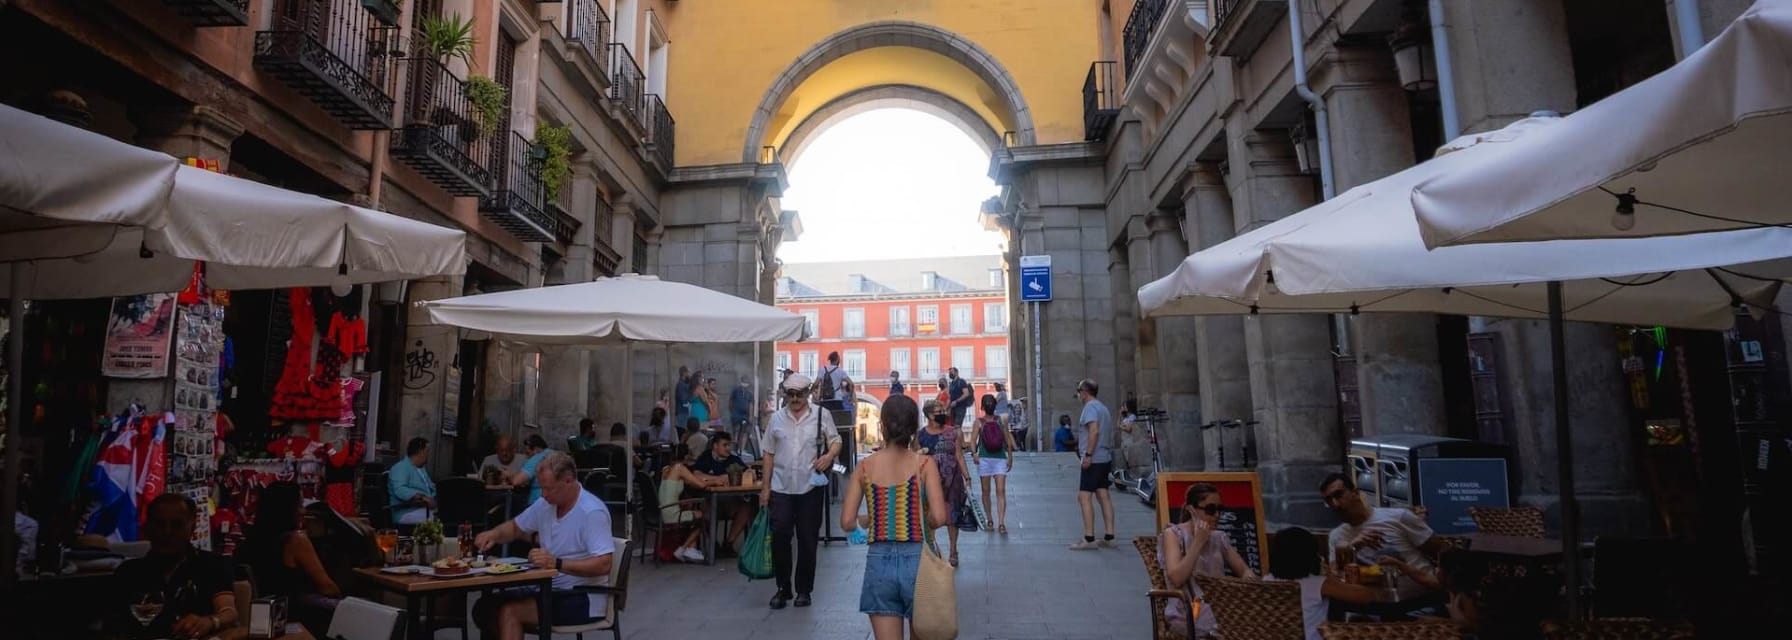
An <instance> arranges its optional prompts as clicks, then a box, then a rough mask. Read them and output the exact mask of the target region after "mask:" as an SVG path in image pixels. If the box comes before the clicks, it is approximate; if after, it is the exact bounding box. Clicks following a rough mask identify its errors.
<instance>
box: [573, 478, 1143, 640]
mask: <svg viewBox="0 0 1792 640" xmlns="http://www.w3.org/2000/svg"><path fill="white" fill-rule="evenodd" d="M1076 479H1077V467H1076V462H1075V460H1074V459H1073V458H1071V457H1070V454H1067V453H1059V454H1049V453H1048V454H1023V455H1022V456H1021V457H1020V458H1018V459H1017V460H1016V461H1015V466H1014V474H1013V475H1012V476H1011V477H1010V483H1009V485H1008V497H1009V500H1010V503H1009V508H1008V532H1009V533H1008V535H1007V536H1006V537H1003V536H999V535H997V534H994V533H984V532H977V533H963V534H961V537H960V539H959V560H960V567H959V571H958V611H959V636H958V637H959V638H962V639H965V640H984V639H991V638H1003V639H1009V638H1012V639H1028V640H1036V639H1052V640H1057V639H1071V638H1076V639H1091V640H1093V639H1097V638H1099V639H1101V640H1119V639H1132V638H1149V637H1150V636H1151V621H1150V614H1149V613H1148V611H1149V610H1148V605H1147V604H1146V600H1145V595H1144V594H1145V590H1146V588H1147V586H1146V581H1145V571H1144V566H1143V565H1142V564H1140V562H1139V557H1138V553H1137V552H1136V551H1134V550H1133V547H1132V538H1133V537H1135V536H1139V535H1145V534H1149V533H1151V532H1152V529H1153V524H1152V514H1151V511H1150V509H1149V508H1147V507H1146V506H1144V505H1143V504H1141V503H1140V502H1139V501H1138V499H1137V498H1134V497H1131V496H1127V495H1121V494H1115V495H1114V509H1115V524H1116V526H1117V528H1118V529H1119V534H1118V535H1117V537H1116V540H1115V542H1116V544H1117V547H1116V548H1114V549H1104V550H1099V551H1069V550H1067V549H1066V547H1067V546H1068V545H1069V544H1070V543H1071V542H1073V541H1075V540H1076V539H1078V538H1079V537H1080V536H1081V535H1082V518H1081V516H1080V515H1079V514H1078V511H1077V506H1076V497H1075V496H1076V493H1075V491H1076ZM830 516H831V518H830V519H832V520H836V521H837V520H838V515H837V512H833V511H831V512H830ZM991 516H992V517H993V516H994V514H991ZM942 533H943V531H942ZM941 542H942V547H941V550H942V551H944V550H945V548H944V545H943V543H944V540H942V541H941ZM819 555H820V560H819V561H818V563H817V564H818V572H817V574H816V580H815V581H816V587H815V606H813V607H810V608H807V609H796V608H787V609H784V610H782V611H772V610H770V609H769V608H767V606H766V601H767V600H769V599H770V598H771V596H772V592H773V591H774V589H775V588H774V587H773V585H772V583H771V581H769V580H764V581H755V582H752V583H750V584H749V583H748V582H747V580H746V578H745V577H743V576H741V575H740V573H739V572H737V571H736V570H735V567H734V561H733V560H732V559H724V560H723V561H721V562H719V563H717V564H716V565H715V566H702V565H674V564H663V565H660V566H657V567H656V566H654V565H653V564H652V563H651V562H647V563H643V564H638V565H636V566H635V567H633V575H632V576H631V582H632V584H630V585H629V591H630V594H629V600H628V610H627V611H626V612H625V613H624V615H623V628H624V631H625V633H624V637H625V638H628V639H630V640H635V639H655V640H659V639H667V640H676V639H683V638H706V639H707V638H715V639H721V638H729V639H735V638H754V639H761V638H777V639H781V640H783V639H789V640H798V639H805V638H815V639H827V640H859V639H865V638H870V637H871V626H870V622H869V621H868V620H867V619H866V617H865V615H864V614H861V613H859V610H858V606H859V585H860V580H861V579H862V577H863V574H864V567H865V548H864V547H862V546H848V545H845V544H843V543H834V544H831V545H824V546H822V548H821V551H820V554H819ZM602 637H604V638H607V637H608V635H607V634H605V635H603V636H602Z"/></svg>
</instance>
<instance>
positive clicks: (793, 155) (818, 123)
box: [780, 85, 1002, 166]
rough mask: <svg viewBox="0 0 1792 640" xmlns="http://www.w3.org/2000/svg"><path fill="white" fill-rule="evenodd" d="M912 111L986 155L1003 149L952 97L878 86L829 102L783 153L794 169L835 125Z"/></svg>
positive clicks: (918, 89)
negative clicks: (946, 126) (948, 126)
mask: <svg viewBox="0 0 1792 640" xmlns="http://www.w3.org/2000/svg"><path fill="white" fill-rule="evenodd" d="M885 108H898V109H912V110H915V111H920V112H922V113H927V114H931V115H933V116H937V117H939V118H940V119H942V120H945V121H946V122H950V123H952V124H953V126H956V127H958V129H959V130H960V131H963V132H964V134H965V136H966V137H969V138H970V139H971V140H972V141H973V142H975V143H977V146H978V147H979V148H981V149H983V152H984V153H985V154H990V153H994V152H995V150H996V149H999V148H1001V146H1002V134H1001V132H999V131H996V130H995V128H993V127H991V126H990V125H989V122H987V121H985V120H984V119H983V118H982V117H981V116H979V115H977V112H976V111H974V110H972V109H971V108H970V107H968V106H965V105H964V103H961V102H959V101H957V100H954V99H952V98H951V97H949V96H947V95H945V94H943V93H940V92H938V91H934V90H932V89H927V88H923V87H917V86H913V85H878V86H875V87H866V88H864V89H859V90H857V91H854V92H852V93H848V94H846V95H843V96H840V97H838V98H835V99H833V100H831V101H829V102H828V103H827V104H826V105H823V106H822V107H821V108H820V109H817V110H815V112H814V113H811V114H809V115H808V117H806V118H804V119H803V121H802V122H801V123H800V124H798V125H797V126H796V129H794V130H792V131H791V132H790V135H789V136H787V137H785V139H784V144H783V145H782V149H781V150H780V153H781V159H782V160H783V161H784V163H785V164H786V165H791V166H794V165H795V164H796V161H797V158H799V157H801V156H802V154H803V149H804V148H805V147H807V146H808V144H809V142H810V141H811V140H813V139H815V137H816V136H818V135H819V134H821V133H822V132H824V131H827V130H828V128H829V127H832V126H833V125H834V124H836V123H839V122H842V121H845V120H846V119H848V118H851V117H852V116H855V115H858V114H860V113H864V112H866V111H871V110H873V109H885Z"/></svg>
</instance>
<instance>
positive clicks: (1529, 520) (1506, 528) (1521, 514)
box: [1468, 507, 1543, 538]
mask: <svg viewBox="0 0 1792 640" xmlns="http://www.w3.org/2000/svg"><path fill="white" fill-rule="evenodd" d="M1468 515H1469V517H1471V518H1474V519H1475V528H1476V529H1479V530H1480V531H1481V533H1491V534H1494V535H1501V536H1518V537H1521V538H1542V537H1543V510H1541V509H1538V508H1536V507H1511V508H1503V507H1469V508H1468Z"/></svg>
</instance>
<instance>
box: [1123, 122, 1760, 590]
mask: <svg viewBox="0 0 1792 640" xmlns="http://www.w3.org/2000/svg"><path fill="white" fill-rule="evenodd" d="M1554 120H1555V119H1553V118H1542V119H1529V120H1525V121H1521V122H1518V123H1515V124H1513V125H1512V126H1510V127H1507V128H1506V129H1502V130H1500V131H1496V132H1492V133H1489V134H1481V135H1473V136H1466V137H1464V138H1462V139H1459V140H1457V141H1454V142H1452V143H1451V144H1450V145H1449V146H1447V147H1446V149H1445V153H1444V154H1443V155H1441V156H1439V157H1438V158H1435V159H1433V160H1431V161H1428V162H1425V163H1422V164H1419V165H1417V166H1414V167H1411V168H1409V169H1407V170H1405V171H1402V172H1399V173H1396V174H1394V175H1391V176H1388V177H1386V178H1383V179H1381V180H1378V181H1376V182H1373V183H1369V184H1366V185H1362V186H1359V187H1357V188H1355V189H1352V190H1350V191H1348V192H1346V193H1344V194H1343V195H1340V196H1338V197H1337V198H1334V199H1332V200H1329V201H1326V202H1324V203H1322V204H1320V205H1318V206H1315V207H1313V208H1310V209H1308V210H1306V211H1302V212H1300V213H1296V214H1293V215H1291V216H1288V217H1286V218H1283V219H1281V220H1278V221H1276V222H1273V223H1271V224H1269V225H1266V226H1264V227H1262V228H1260V229H1257V230H1254V231H1252V232H1250V233H1247V234H1244V235H1241V236H1239V237H1237V238H1234V239H1232V240H1229V241H1226V242H1223V243H1221V244H1219V245H1216V246H1214V247H1211V248H1209V249H1207V250H1205V251H1201V252H1199V253H1196V254H1195V255H1192V256H1189V257H1188V258H1187V259H1186V260H1184V261H1183V263H1182V265H1180V266H1179V267H1178V268H1177V269H1176V271H1175V272H1173V273H1171V274H1170V275H1169V276H1166V277H1165V278H1163V279H1160V280H1158V281H1156V282H1152V283H1150V284H1148V285H1146V286H1145V287H1143V288H1141V289H1140V290H1139V305H1140V308H1141V309H1142V310H1143V311H1144V313H1145V314H1146V315H1149V316H1166V315H1208V314H1212V315H1227V314H1238V313H1251V312H1256V313H1330V312H1355V311H1366V312H1377V311H1412V312H1435V313H1457V314H1475V315H1490V316H1505V317H1547V318H1548V319H1549V320H1550V331H1551V340H1550V343H1551V351H1552V355H1553V367H1554V382H1555V401H1556V405H1555V411H1556V414H1555V419H1556V448H1557V451H1558V456H1557V457H1558V459H1559V467H1558V472H1559V474H1560V478H1561V481H1560V483H1559V486H1560V491H1561V499H1562V504H1563V511H1562V522H1563V525H1562V528H1563V552H1564V555H1565V556H1566V559H1567V560H1566V563H1565V564H1566V567H1567V582H1568V584H1569V590H1568V594H1569V598H1570V607H1571V608H1572V607H1574V606H1577V604H1578V602H1577V595H1576V594H1577V593H1578V591H1577V589H1578V581H1579V574H1578V570H1577V568H1576V567H1577V566H1578V565H1577V564H1576V562H1577V558H1578V554H1579V547H1578V538H1579V530H1580V529H1579V522H1578V515H1577V513H1576V510H1575V509H1574V502H1573V500H1574V475H1573V466H1572V465H1573V449H1572V439H1571V437H1570V431H1569V422H1568V404H1567V402H1568V389H1567V386H1568V385H1567V377H1566V375H1567V372H1566V368H1565V364H1564V358H1565V356H1564V353H1565V352H1564V349H1563V344H1562V326H1561V325H1562V322H1563V321H1564V320H1567V319H1573V320H1587V321H1600V322H1617V323H1635V324H1663V325H1670V326H1677V327H1689V328H1700V329H1718V328H1727V327H1729V326H1730V324H1731V322H1732V320H1733V318H1734V314H1735V311H1736V309H1737V308H1738V307H1739V306H1749V307H1755V308H1766V307H1768V306H1769V305H1771V303H1772V300H1773V298H1774V296H1775V295H1776V294H1777V292H1778V290H1779V288H1780V286H1781V284H1782V282H1783V281H1784V280H1786V279H1787V278H1788V277H1792V229H1782V228H1761V229H1744V230H1735V231H1725V232H1720V233H1712V234H1700V235H1691V236H1674V237H1661V238H1631V239H1613V240H1559V241H1551V242H1530V243H1501V244H1479V245H1467V246H1456V247H1444V248H1440V249H1436V250H1429V251H1428V250H1426V248H1425V245H1424V243H1423V241H1422V240H1421V239H1420V237H1419V226H1418V223H1417V221H1416V219H1415V218H1414V217H1413V214H1412V209H1411V200H1410V198H1409V194H1410V192H1411V189H1412V185H1413V184H1415V183H1418V182H1420V181H1422V180H1425V179H1427V178H1431V177H1433V176H1438V175H1449V174H1450V173H1451V172H1459V171H1466V170H1470V169H1471V168H1472V167H1474V166H1475V165H1476V163H1477V162H1479V161H1480V160H1481V158H1482V157H1484V156H1487V155H1490V154H1498V153H1502V152H1503V151H1504V149H1503V148H1502V147H1504V146H1505V145H1506V144H1509V143H1513V141H1515V140H1523V139H1525V138H1526V137H1528V136H1532V135H1549V133H1550V131H1551V130H1553V129H1554V128H1555V127H1558V126H1561V125H1560V124H1559V123H1556V122H1554ZM1272 281H1273V284H1272Z"/></svg>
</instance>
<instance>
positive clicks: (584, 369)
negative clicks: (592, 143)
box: [536, 154, 622, 442]
mask: <svg viewBox="0 0 1792 640" xmlns="http://www.w3.org/2000/svg"><path fill="white" fill-rule="evenodd" d="M588 155H589V154H580V157H578V158H575V159H574V161H575V165H574V166H575V168H574V171H573V177H572V180H571V181H570V182H568V183H566V185H565V186H564V187H562V188H565V189H571V190H572V198H571V200H572V202H571V203H570V205H569V206H571V207H572V214H573V217H575V218H578V220H579V222H580V224H579V230H578V232H577V233H576V234H574V236H573V241H572V244H571V245H570V246H568V247H567V248H566V257H565V258H564V259H562V260H561V261H560V264H559V265H556V266H555V268H554V270H553V272H552V273H550V274H548V278H547V280H546V284H548V285H556V284H571V283H579V282H590V281H591V278H592V277H593V276H595V275H596V271H597V265H596V264H595V262H594V261H595V260H596V257H597V249H596V248H595V247H594V246H593V243H594V242H596V240H597V238H598V237H599V236H600V235H601V236H603V237H605V239H606V240H607V239H608V236H609V234H610V230H609V229H598V228H597V224H596V222H597V207H598V198H599V197H600V196H599V194H598V192H597V167H596V166H595V165H593V164H591V163H590V162H589V158H588V157H587V156H588ZM591 356H592V352H591V350H590V349H587V348H580V347H543V348H542V350H541V387H540V391H539V394H540V395H539V396H538V397H537V400H536V407H537V412H538V413H537V415H538V416H540V419H541V421H542V422H543V423H544V424H543V427H544V428H560V429H567V428H570V429H572V430H573V433H575V434H576V433H577V429H578V424H579V420H580V419H583V418H592V419H594V420H600V424H599V427H600V432H602V433H608V431H605V429H608V425H609V424H610V422H614V421H617V420H620V419H621V418H622V416H620V415H599V414H598V413H597V412H596V411H595V409H596V408H597V407H595V406H594V403H593V400H594V399H595V398H594V397H593V396H595V395H596V394H595V393H594V390H595V385H594V384H592V382H593V381H592V379H591V373H592V372H591ZM550 425H551V426H550ZM550 442H558V440H550Z"/></svg>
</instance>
